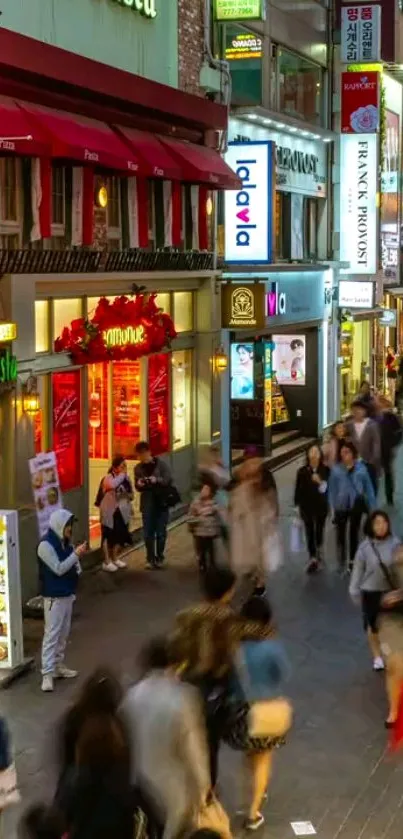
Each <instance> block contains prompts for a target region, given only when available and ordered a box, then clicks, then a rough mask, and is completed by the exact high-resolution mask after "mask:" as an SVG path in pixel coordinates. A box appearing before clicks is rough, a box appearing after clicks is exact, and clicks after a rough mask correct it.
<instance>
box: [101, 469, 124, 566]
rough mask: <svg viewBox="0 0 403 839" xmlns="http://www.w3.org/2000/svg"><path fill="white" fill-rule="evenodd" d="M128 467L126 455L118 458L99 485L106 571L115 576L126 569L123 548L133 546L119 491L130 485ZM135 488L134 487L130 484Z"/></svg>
mask: <svg viewBox="0 0 403 839" xmlns="http://www.w3.org/2000/svg"><path fill="white" fill-rule="evenodd" d="M127 481H128V478H127V466H126V461H125V458H124V457H123V456H122V455H116V457H114V458H113V460H112V466H111V468H110V469H109V472H108V474H107V475H106V476H105V478H102V481H101V483H100V485H99V489H98V493H97V497H96V499H95V506H96V507H99V515H100V520H101V539H102V548H103V551H104V557H105V559H104V562H103V564H102V568H103V570H104V571H107V572H108V573H114V572H115V571H118V569H119V568H126V563H125V562H124V561H123V559H119V557H118V551H119V548H123V547H124V546H125V545H127V544H130V542H131V540H130V536H129V532H128V527H127V524H125V521H124V519H123V516H122V512H121V509H120V506H119V501H120V498H121V496H120V495H119V490H120V488H121V487H123V488H124V486H125V484H127ZM130 486H131V485H130Z"/></svg>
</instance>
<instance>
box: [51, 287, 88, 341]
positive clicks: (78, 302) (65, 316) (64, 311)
mask: <svg viewBox="0 0 403 839" xmlns="http://www.w3.org/2000/svg"><path fill="white" fill-rule="evenodd" d="M82 311H83V299H82V297H72V298H66V299H64V300H54V301H53V340H54V341H55V340H56V338H58V337H59V335H61V334H62V332H63V329H64V327H65V326H68V325H69V324H70V323H71V321H73V320H76V319H77V318H80V317H81V315H82Z"/></svg>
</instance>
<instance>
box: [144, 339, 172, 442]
mask: <svg viewBox="0 0 403 839" xmlns="http://www.w3.org/2000/svg"><path fill="white" fill-rule="evenodd" d="M170 358H171V356H170V354H169V353H158V354H156V355H151V356H150V358H149V361H148V440H149V443H150V447H151V451H152V453H153V454H154V455H159V454H164V453H165V452H167V451H169V448H170V445H169V444H170V427H169V364H170Z"/></svg>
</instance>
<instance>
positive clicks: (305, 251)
mask: <svg viewBox="0 0 403 839" xmlns="http://www.w3.org/2000/svg"><path fill="white" fill-rule="evenodd" d="M318 216H319V200H317V199H316V198H310V197H309V196H304V195H300V194H299V193H290V192H276V221H275V242H276V258H277V259H301V260H303V259H316V258H317V256H318V223H319V222H318Z"/></svg>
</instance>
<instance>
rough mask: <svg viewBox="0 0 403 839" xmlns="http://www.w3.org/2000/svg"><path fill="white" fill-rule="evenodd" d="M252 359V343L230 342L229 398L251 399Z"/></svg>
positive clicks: (252, 393) (252, 380)
mask: <svg viewBox="0 0 403 839" xmlns="http://www.w3.org/2000/svg"><path fill="white" fill-rule="evenodd" d="M253 361H254V347H253V344H242V343H239V344H238V343H237V344H231V399H253V397H254V369H253Z"/></svg>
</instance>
